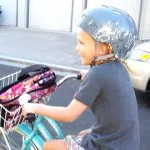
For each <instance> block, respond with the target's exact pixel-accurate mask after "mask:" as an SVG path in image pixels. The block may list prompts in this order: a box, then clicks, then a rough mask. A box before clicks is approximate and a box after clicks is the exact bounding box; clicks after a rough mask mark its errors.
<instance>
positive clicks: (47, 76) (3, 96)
mask: <svg viewBox="0 0 150 150" xmlns="http://www.w3.org/2000/svg"><path fill="white" fill-rule="evenodd" d="M56 87H57V86H56V75H55V73H54V71H53V70H52V69H51V68H49V67H48V66H46V65H31V66H29V67H26V68H24V69H22V70H21V72H20V74H19V76H18V80H17V81H16V82H14V83H12V84H10V85H8V86H6V87H4V88H3V89H2V90H1V91H0V104H2V105H3V106H4V107H5V108H6V109H7V110H8V111H10V112H13V111H15V110H16V109H17V108H19V106H20V105H19V101H18V99H19V97H20V96H21V95H22V94H24V93H27V94H29V95H30V96H31V100H30V102H34V101H38V100H39V99H40V98H42V97H45V96H47V95H49V94H51V93H52V92H54V91H55V90H56ZM0 113H1V116H2V117H3V118H4V119H3V118H2V117H1V120H0V121H1V122H0V126H1V127H5V128H8V127H9V125H8V124H7V123H6V124H5V121H4V120H11V119H12V118H14V116H13V115H12V114H13V113H6V110H5V109H2V110H1V112H0ZM17 123H18V122H17Z"/></svg>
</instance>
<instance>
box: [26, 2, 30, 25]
mask: <svg viewBox="0 0 150 150" xmlns="http://www.w3.org/2000/svg"><path fill="white" fill-rule="evenodd" d="M29 7H30V0H27V1H26V28H29Z"/></svg>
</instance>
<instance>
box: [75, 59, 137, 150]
mask: <svg viewBox="0 0 150 150" xmlns="http://www.w3.org/2000/svg"><path fill="white" fill-rule="evenodd" d="M74 98H75V99H77V100H79V101H80V102H82V103H84V104H85V105H88V106H89V107H90V108H91V110H92V112H93V114H94V115H95V118H96V121H97V122H96V124H95V125H93V126H92V133H90V134H88V135H86V136H85V137H84V139H83V141H82V146H83V147H84V148H85V149H86V150H138V149H139V138H140V136H139V120H138V111H137V101H136V97H135V93H134V90H133V87H132V84H131V81H130V78H129V75H128V73H127V70H126V69H125V67H124V66H123V65H122V64H121V63H120V62H119V61H117V60H116V61H112V62H107V63H104V64H101V65H97V66H93V67H91V68H90V70H89V72H88V74H87V75H86V77H85V79H84V81H83V82H82V83H81V85H80V87H79V90H78V91H77V92H76V94H75V96H74ZM89 119H90V118H89Z"/></svg>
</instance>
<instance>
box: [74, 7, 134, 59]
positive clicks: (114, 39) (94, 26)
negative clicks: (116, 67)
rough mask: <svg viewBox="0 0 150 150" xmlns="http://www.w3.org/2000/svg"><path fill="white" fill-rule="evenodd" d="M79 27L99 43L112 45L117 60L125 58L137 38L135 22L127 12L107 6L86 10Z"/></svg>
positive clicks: (79, 19)
mask: <svg viewBox="0 0 150 150" xmlns="http://www.w3.org/2000/svg"><path fill="white" fill-rule="evenodd" d="M77 25H78V26H79V27H80V28H81V29H83V30H84V31H85V32H87V33H88V34H89V35H91V36H92V37H93V38H94V39H95V40H96V41H97V42H105V43H108V44H110V45H111V46H112V48H113V51H114V55H115V57H116V58H124V57H125V56H126V55H127V53H128V52H129V51H130V50H131V48H132V46H133V44H134V41H135V40H136V38H137V29H136V25H135V22H134V20H133V19H132V18H131V17H130V16H129V15H128V14H127V13H126V12H124V11H122V10H120V9H118V8H114V7H109V6H105V5H102V6H100V7H96V8H91V9H85V10H84V11H83V12H82V14H81V15H80V16H79V18H78V20H77Z"/></svg>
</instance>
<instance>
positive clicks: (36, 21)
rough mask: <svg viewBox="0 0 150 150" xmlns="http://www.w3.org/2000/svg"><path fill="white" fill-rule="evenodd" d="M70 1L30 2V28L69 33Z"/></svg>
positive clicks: (46, 0) (47, 0)
mask: <svg viewBox="0 0 150 150" xmlns="http://www.w3.org/2000/svg"><path fill="white" fill-rule="evenodd" d="M71 3H72V1H71V0H55V1H54V0H30V8H29V12H30V18H29V27H30V28H40V29H50V30H60V31H70V23H71V6H72V5H71Z"/></svg>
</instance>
